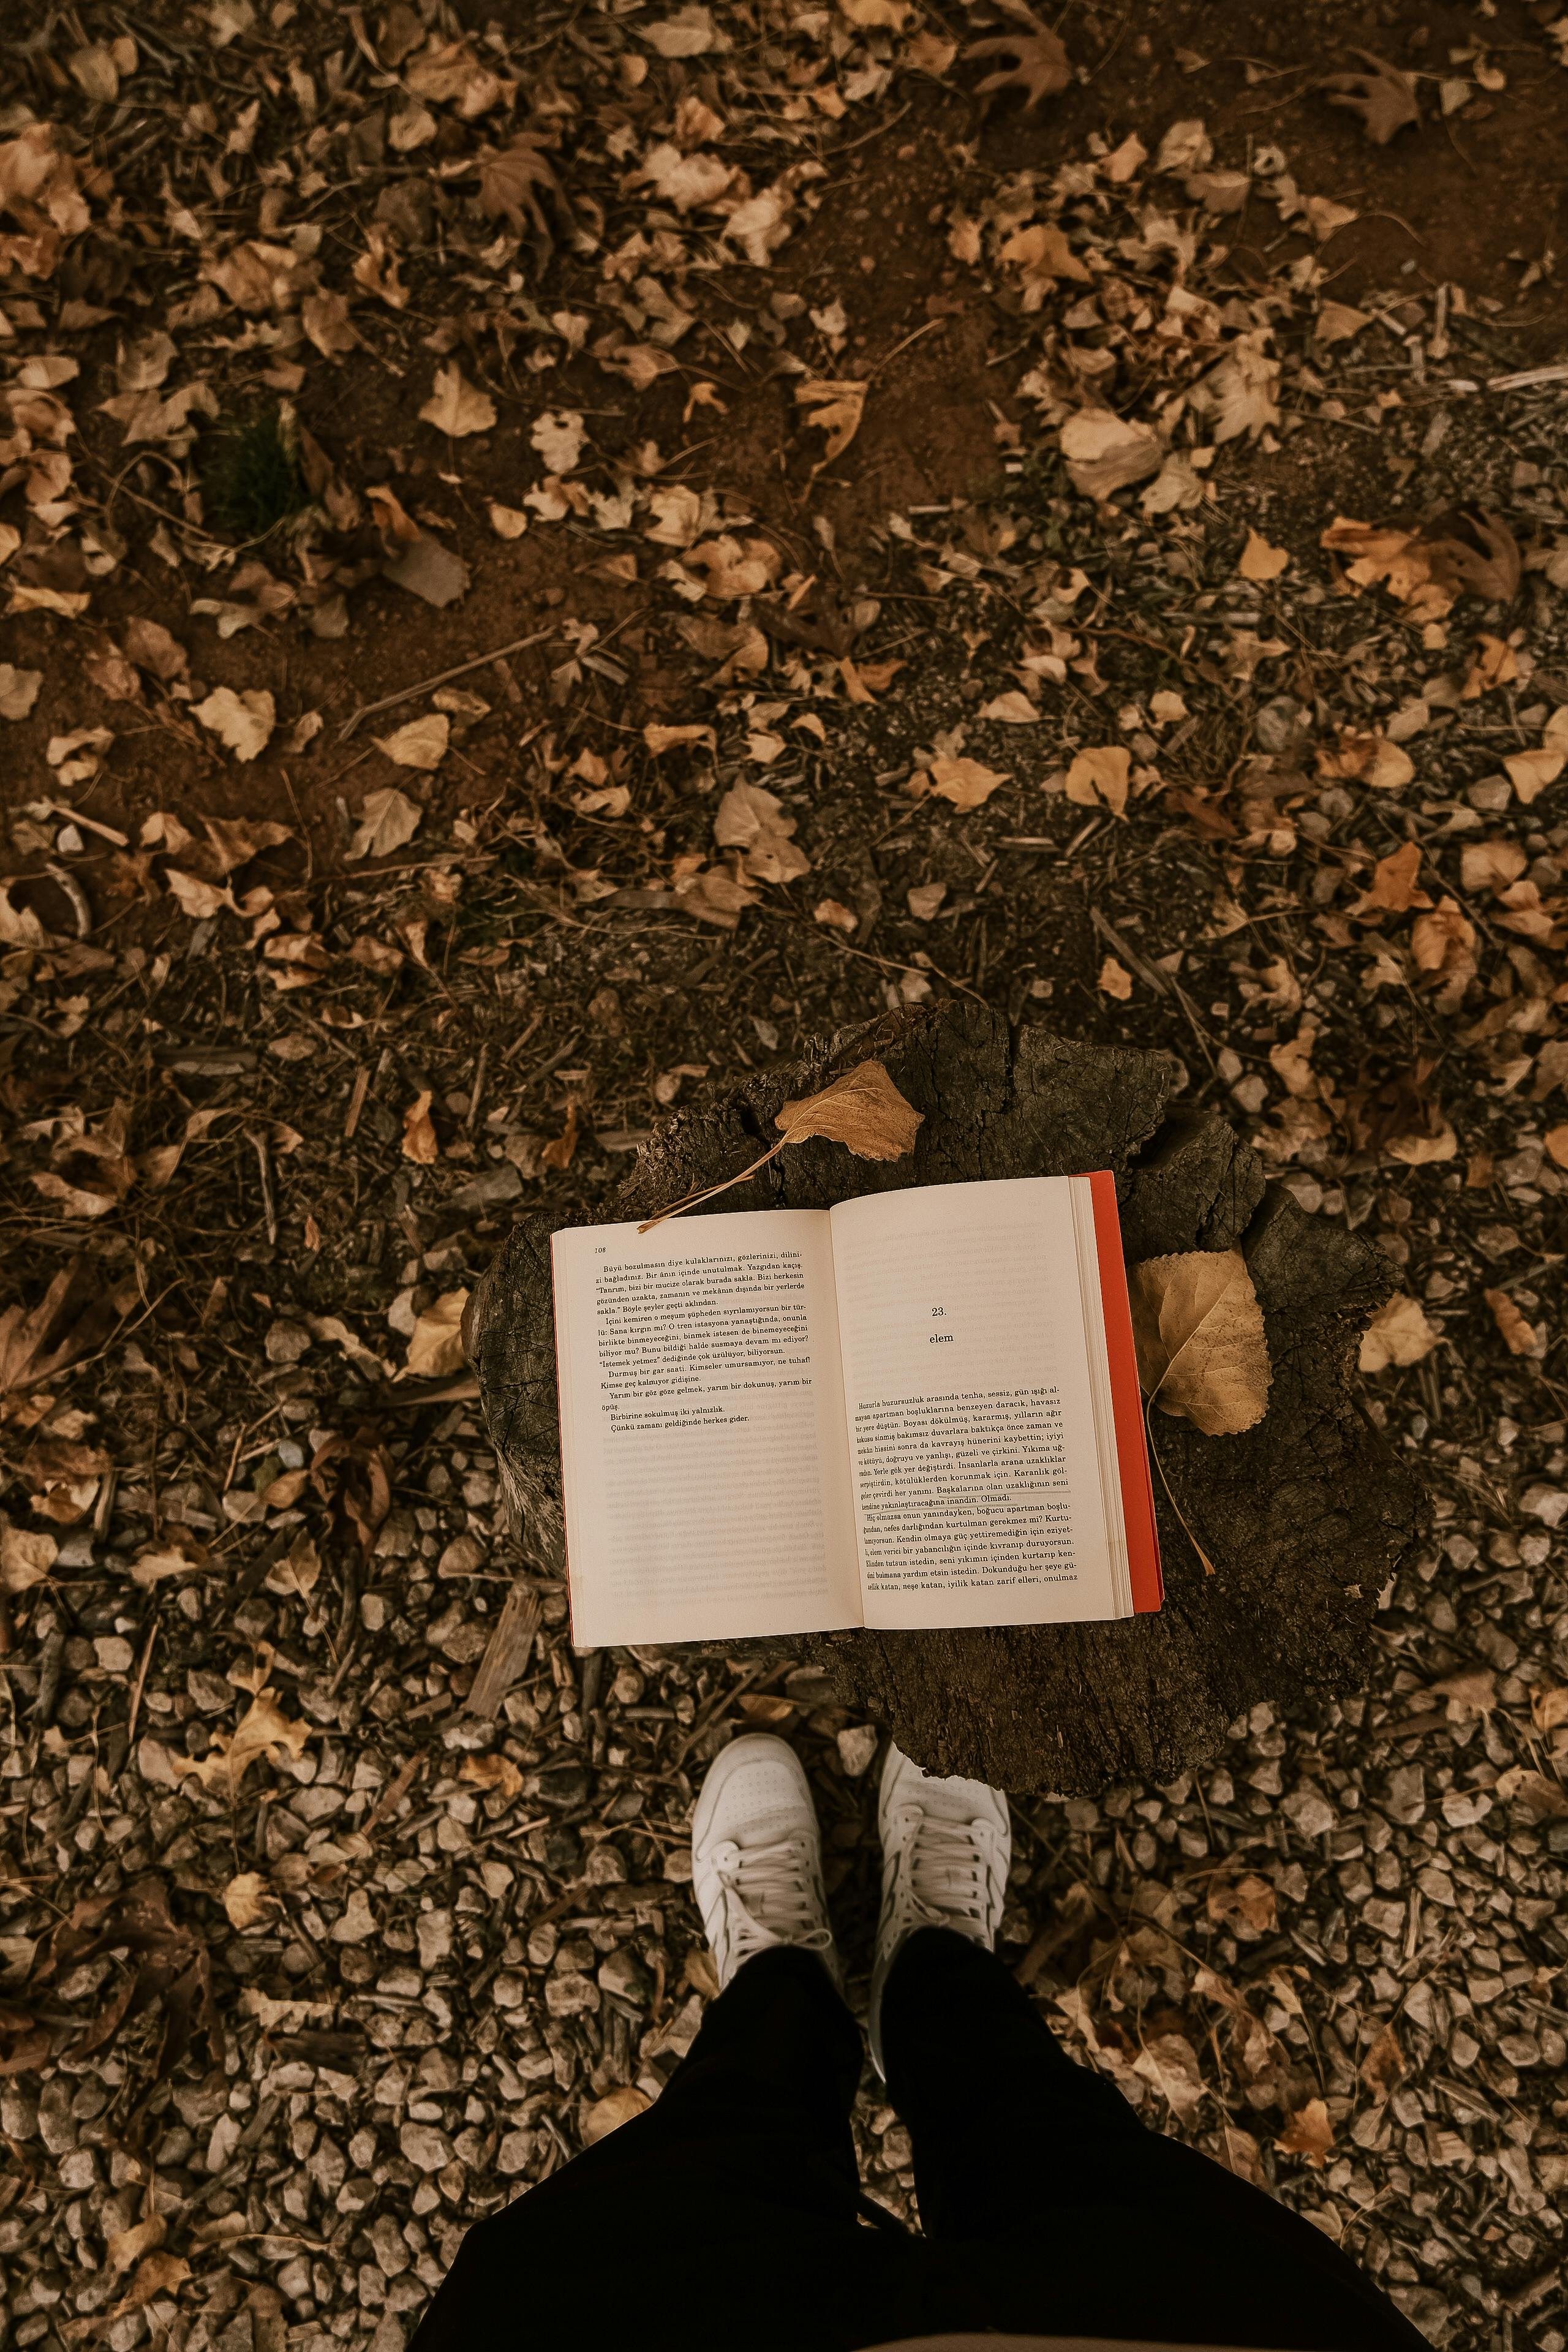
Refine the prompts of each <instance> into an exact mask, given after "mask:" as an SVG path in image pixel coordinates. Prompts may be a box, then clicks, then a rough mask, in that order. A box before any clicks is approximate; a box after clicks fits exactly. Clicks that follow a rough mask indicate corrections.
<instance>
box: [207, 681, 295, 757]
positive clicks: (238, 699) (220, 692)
mask: <svg viewBox="0 0 1568 2352" xmlns="http://www.w3.org/2000/svg"><path fill="white" fill-rule="evenodd" d="M195 716H196V717H197V718H198V719H200V720H201V722H202V725H203V726H204V727H205V728H209V729H210V730H211V731H212V732H213V734H215V735H216V737H217V739H218V740H219V741H220V742H221V743H226V744H227V746H228V748H229V750H230V751H232V752H233V753H234V756H235V758H236V759H237V760H239V761H249V760H254V759H255V758H256V757H257V756H258V753H260V752H262V751H266V749H267V746H268V743H269V742H270V740H271V739H272V730H273V729H274V727H275V726H276V725H277V723H278V714H277V709H276V707H275V705H274V703H273V700H272V697H271V695H270V694H269V693H268V690H267V688H265V687H246V688H243V689H242V690H241V691H240V692H239V693H238V694H236V692H235V691H234V688H232V687H229V686H220V687H218V688H216V691H215V692H214V693H212V694H209V695H208V697H207V698H206V700H205V702H198V703H197V704H196V705H195Z"/></svg>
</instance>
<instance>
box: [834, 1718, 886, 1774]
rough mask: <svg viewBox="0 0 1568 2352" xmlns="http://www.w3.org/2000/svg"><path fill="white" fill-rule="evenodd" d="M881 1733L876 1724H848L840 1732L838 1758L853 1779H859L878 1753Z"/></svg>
mask: <svg viewBox="0 0 1568 2352" xmlns="http://www.w3.org/2000/svg"><path fill="white" fill-rule="evenodd" d="M880 1738H881V1734H880V1733H879V1731H878V1729H877V1727H876V1726H875V1724H870V1723H851V1724H847V1725H846V1726H845V1727H844V1729H843V1730H842V1731H841V1732H840V1733H839V1734H838V1743H837V1744H838V1760H839V1762H840V1763H841V1764H842V1765H843V1767H844V1769H845V1770H846V1772H847V1773H848V1775H849V1778H850V1779H851V1780H858V1779H859V1778H860V1775H861V1773H862V1772H864V1771H865V1769H866V1768H867V1766H868V1764H869V1763H870V1761H871V1759H872V1758H873V1757H874V1756H875V1755H876V1753H877V1747H878V1743H879V1739H880Z"/></svg>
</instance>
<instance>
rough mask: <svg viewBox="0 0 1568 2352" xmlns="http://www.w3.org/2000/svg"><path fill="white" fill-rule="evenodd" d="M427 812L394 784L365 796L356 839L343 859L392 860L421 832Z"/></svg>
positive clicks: (355, 829) (350, 844)
mask: <svg viewBox="0 0 1568 2352" xmlns="http://www.w3.org/2000/svg"><path fill="white" fill-rule="evenodd" d="M424 814H425V812H424V810H423V809H422V808H420V806H419V804H418V803H417V802H416V801H411V800H410V799H409V797H408V795H407V793H400V792H399V791H398V789H397V787H396V785H395V784H384V785H383V786H382V787H381V789H380V790H379V791H378V792H374V793H366V794H365V796H364V799H363V802H362V803H360V821H359V823H358V824H357V825H355V827H354V832H353V840H352V841H351V842H350V843H349V845H348V847H347V849H345V850H344V852H343V856H345V857H346V858H350V859H353V860H357V859H359V858H361V857H390V856H392V854H393V852H394V850H397V849H401V848H402V847H403V845H404V844H405V842H408V841H412V840H413V838H414V835H416V833H417V832H418V830H419V823H420V819H421V818H422V817H423V815H424Z"/></svg>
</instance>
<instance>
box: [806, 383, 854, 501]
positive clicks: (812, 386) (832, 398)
mask: <svg viewBox="0 0 1568 2352" xmlns="http://www.w3.org/2000/svg"><path fill="white" fill-rule="evenodd" d="M866 391H867V387H866V385H865V384H864V383H837V382H829V381H827V380H826V379H825V378H822V377H817V376H813V377H812V378H810V380H809V381H808V382H806V383H797V384H796V385H795V399H796V401H797V402H798V403H799V404H800V405H801V406H802V407H803V408H805V409H806V410H807V411H808V412H809V414H808V415H807V416H806V419H805V422H806V423H807V424H808V425H816V427H817V429H818V431H819V432H822V433H826V436H827V446H826V449H825V450H824V451H823V454H822V456H821V457H819V458H818V459H817V461H816V465H815V466H814V467H812V469H811V472H812V478H813V479H814V480H815V479H816V476H817V475H818V474H820V473H821V471H822V469H823V467H825V466H830V465H831V464H832V463H833V460H834V459H835V457H842V456H843V455H844V452H845V450H846V449H847V448H848V446H849V444H850V443H851V441H853V440H854V438H855V436H856V434H857V433H858V431H859V429H860V418H861V415H862V414H863V413H864V410H865V406H866Z"/></svg>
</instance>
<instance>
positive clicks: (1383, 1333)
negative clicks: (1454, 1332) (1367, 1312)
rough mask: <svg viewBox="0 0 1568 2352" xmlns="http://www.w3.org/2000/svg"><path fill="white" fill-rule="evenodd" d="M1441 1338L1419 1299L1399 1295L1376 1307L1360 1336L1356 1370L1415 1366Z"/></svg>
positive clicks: (1379, 1370)
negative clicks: (1391, 1365) (1359, 1351)
mask: <svg viewBox="0 0 1568 2352" xmlns="http://www.w3.org/2000/svg"><path fill="white" fill-rule="evenodd" d="M1442 1336H1443V1333H1442V1330H1441V1328H1440V1327H1439V1326H1438V1325H1437V1324H1436V1323H1429V1322H1428V1321H1427V1319H1426V1313H1425V1310H1424V1309H1423V1307H1422V1305H1421V1302H1420V1300H1419V1299H1418V1298H1409V1297H1405V1295H1404V1294H1403V1293H1402V1294H1401V1295H1400V1296H1399V1297H1397V1298H1391V1299H1390V1300H1389V1301H1388V1304H1387V1305H1386V1307H1379V1308H1378V1310H1377V1313H1376V1314H1375V1315H1374V1316H1373V1318H1372V1321H1371V1322H1370V1323H1369V1324H1368V1325H1367V1327H1366V1329H1365V1330H1364V1331H1363V1333H1362V1335H1361V1356H1360V1360H1359V1361H1360V1369H1361V1370H1363V1372H1381V1371H1382V1370H1383V1369H1384V1366H1385V1365H1387V1364H1418V1363H1419V1362H1420V1361H1421V1359H1422V1357H1423V1356H1429V1355H1430V1354H1431V1352H1432V1350H1433V1349H1434V1348H1435V1347H1436V1345H1437V1342H1438V1341H1439V1339H1441V1338H1442Z"/></svg>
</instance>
